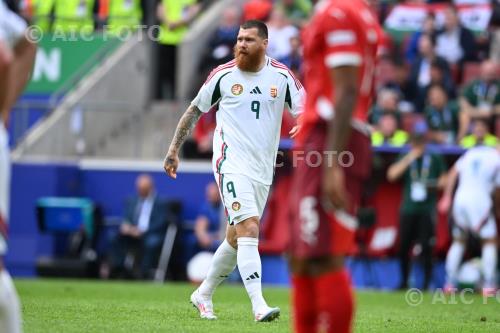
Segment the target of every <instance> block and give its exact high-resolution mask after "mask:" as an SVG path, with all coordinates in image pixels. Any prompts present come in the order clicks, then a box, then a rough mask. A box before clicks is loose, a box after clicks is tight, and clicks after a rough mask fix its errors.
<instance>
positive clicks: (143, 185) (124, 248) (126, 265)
mask: <svg viewBox="0 0 500 333" xmlns="http://www.w3.org/2000/svg"><path fill="white" fill-rule="evenodd" d="M136 187H137V195H136V196H135V197H134V198H132V199H131V200H129V201H128V202H127V205H126V214H125V220H124V221H123V223H122V224H121V225H120V230H119V233H118V235H117V237H116V239H115V240H114V242H113V248H112V253H111V277H118V278H121V277H142V278H149V277H151V276H152V270H153V269H154V268H155V267H156V266H157V263H158V257H159V255H160V251H161V247H162V245H163V240H164V238H165V232H166V228H167V218H166V208H165V204H164V202H163V201H162V200H161V199H160V198H158V196H157V194H156V192H155V188H154V184H153V180H152V178H151V177H150V176H149V175H146V174H142V175H140V176H139V177H138V178H137V181H136Z"/></svg>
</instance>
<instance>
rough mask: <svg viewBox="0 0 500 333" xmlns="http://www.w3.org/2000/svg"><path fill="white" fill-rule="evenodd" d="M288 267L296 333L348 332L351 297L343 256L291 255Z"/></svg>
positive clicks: (349, 328) (350, 317)
mask: <svg viewBox="0 0 500 333" xmlns="http://www.w3.org/2000/svg"><path fill="white" fill-rule="evenodd" d="M290 269H291V271H292V284H293V295H292V299H293V300H292V302H293V309H294V311H295V313H294V315H293V317H294V321H295V322H294V327H295V330H296V333H310V332H336V333H348V332H350V331H351V326H352V319H353V313H354V300H353V295H352V290H351V283H350V279H349V276H348V274H347V272H346V271H345V268H344V257H343V256H325V257H321V258H315V259H299V258H291V260H290ZM332 295H334V297H332ZM311 328H312V330H311Z"/></svg>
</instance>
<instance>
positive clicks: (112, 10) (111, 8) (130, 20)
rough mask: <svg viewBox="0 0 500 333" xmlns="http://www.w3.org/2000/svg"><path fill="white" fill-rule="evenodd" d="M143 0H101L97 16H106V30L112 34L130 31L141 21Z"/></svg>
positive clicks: (136, 27) (135, 28)
mask: <svg viewBox="0 0 500 333" xmlns="http://www.w3.org/2000/svg"><path fill="white" fill-rule="evenodd" d="M143 1H145V0H107V1H101V6H100V9H99V16H101V17H102V18H103V19H105V18H107V26H106V27H105V30H106V32H109V33H111V34H114V35H120V34H122V33H130V32H131V31H135V30H137V29H138V28H139V25H140V24H141V22H142V12H143V11H142V7H143V4H142V2H143Z"/></svg>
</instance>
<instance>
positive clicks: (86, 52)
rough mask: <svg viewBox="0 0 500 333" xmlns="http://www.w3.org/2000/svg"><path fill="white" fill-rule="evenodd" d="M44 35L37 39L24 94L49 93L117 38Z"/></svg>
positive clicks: (113, 43) (116, 42)
mask: <svg viewBox="0 0 500 333" xmlns="http://www.w3.org/2000/svg"><path fill="white" fill-rule="evenodd" d="M60 37H61V36H59V38H58V36H57V35H47V36H44V37H43V38H42V39H41V40H40V41H39V42H38V51H37V55H36V61H35V67H34V69H33V75H32V77H31V82H30V83H29V85H28V87H27V89H26V93H35V94H51V93H54V92H55V91H56V90H58V89H59V88H61V87H62V86H63V85H64V84H65V83H66V82H67V81H68V80H69V79H71V78H72V77H73V76H74V75H75V74H76V73H77V72H78V71H79V70H80V69H81V68H83V66H88V65H89V64H88V62H89V61H91V59H92V57H93V56H94V55H96V54H97V53H98V52H100V51H101V50H105V49H108V48H110V47H114V46H116V45H118V40H117V39H110V38H109V37H106V36H102V35H93V36H92V38H85V40H84V39H77V38H60Z"/></svg>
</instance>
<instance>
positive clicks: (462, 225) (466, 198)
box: [439, 146, 500, 296]
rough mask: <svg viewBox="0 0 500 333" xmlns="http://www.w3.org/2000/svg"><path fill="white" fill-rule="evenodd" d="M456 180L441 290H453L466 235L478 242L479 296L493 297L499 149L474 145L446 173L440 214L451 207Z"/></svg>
mask: <svg viewBox="0 0 500 333" xmlns="http://www.w3.org/2000/svg"><path fill="white" fill-rule="evenodd" d="M499 147H500V146H499ZM457 179H458V181H459V184H458V188H457V190H456V193H455V197H454V198H453V207H452V215H453V221H454V226H453V243H452V245H451V247H450V249H449V251H448V255H447V257H446V275H447V281H446V286H445V291H446V292H451V291H452V290H453V289H454V288H455V284H456V278H457V272H458V268H459V266H460V262H461V261H462V257H463V254H464V250H465V241H466V236H467V234H468V233H470V234H473V235H475V236H478V237H479V238H480V239H481V243H482V253H481V260H482V268H483V277H484V283H483V295H485V296H492V295H493V296H494V295H495V293H496V287H497V286H496V280H495V278H496V277H495V275H496V274H495V271H496V267H497V227H496V223H495V217H494V214H493V208H494V200H493V198H492V196H493V194H494V191H498V190H499V189H500V150H499V149H495V148H494V147H487V146H477V147H474V148H471V149H469V150H468V151H467V152H466V153H465V154H464V155H463V156H461V157H460V158H459V159H458V161H457V162H456V163H455V165H454V166H453V168H452V169H451V170H450V172H449V177H448V183H447V186H446V188H445V192H444V194H443V198H442V199H441V201H440V202H439V209H440V210H441V211H442V212H447V211H448V210H449V208H450V206H451V199H452V193H453V189H454V188H455V185H456V182H457ZM497 204H498V203H497Z"/></svg>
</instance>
